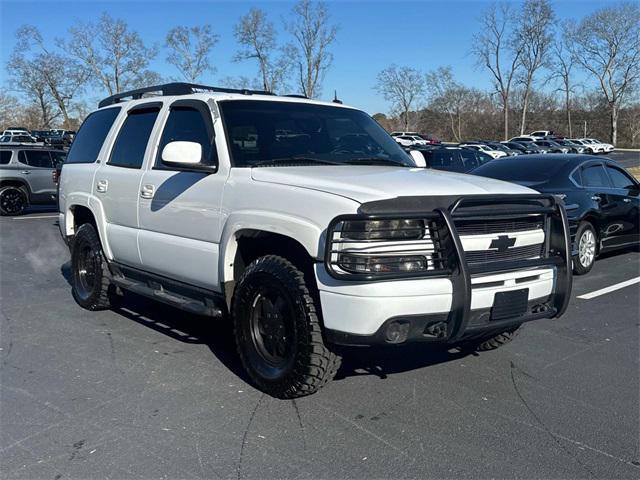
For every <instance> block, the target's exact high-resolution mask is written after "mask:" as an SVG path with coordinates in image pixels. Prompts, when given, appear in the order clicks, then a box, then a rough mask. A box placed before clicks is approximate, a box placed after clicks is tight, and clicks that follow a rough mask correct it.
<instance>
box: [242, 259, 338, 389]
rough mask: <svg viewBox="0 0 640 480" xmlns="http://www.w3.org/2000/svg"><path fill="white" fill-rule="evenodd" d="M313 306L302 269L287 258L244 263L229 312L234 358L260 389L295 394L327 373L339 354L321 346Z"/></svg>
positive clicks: (332, 370)
mask: <svg viewBox="0 0 640 480" xmlns="http://www.w3.org/2000/svg"><path fill="white" fill-rule="evenodd" d="M317 311H318V310H317V308H316V301H315V300H314V298H313V297H312V295H311V293H310V289H309V286H307V282H306V281H305V276H304V273H303V272H302V271H300V270H299V269H298V268H297V267H296V266H295V265H293V264H292V263H291V262H289V261H288V260H286V259H284V258H282V257H278V256H275V255H267V256H264V257H260V258H258V259H257V260H255V261H254V262H252V263H251V264H250V265H249V266H248V267H247V269H246V270H245V272H244V273H243V274H242V276H241V278H240V280H239V281H238V284H237V286H236V289H235V292H234V296H233V304H232V317H233V324H234V335H235V339H236V345H237V348H238V353H239V355H240V359H241V361H242V364H243V366H244V368H245V370H246V372H247V374H248V375H249V377H250V378H251V380H252V381H253V383H255V385H256V386H257V387H258V388H259V389H260V390H262V391H263V392H265V393H267V394H269V395H271V396H273V397H276V398H283V399H287V398H289V399H290V398H297V397H302V396H305V395H309V394H312V393H314V392H316V391H317V390H318V389H320V388H321V387H323V386H324V385H325V384H326V383H327V382H329V381H330V380H332V379H333V377H334V376H335V374H336V372H337V371H338V368H339V367H340V357H339V356H338V355H336V354H335V353H333V352H332V351H330V350H329V349H328V348H327V347H326V346H325V344H324V341H323V338H322V332H321V327H320V320H319V318H318V313H317Z"/></svg>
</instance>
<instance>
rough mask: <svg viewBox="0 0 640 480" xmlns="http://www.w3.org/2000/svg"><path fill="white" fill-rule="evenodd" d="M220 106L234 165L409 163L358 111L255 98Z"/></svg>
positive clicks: (386, 135)
mask: <svg viewBox="0 0 640 480" xmlns="http://www.w3.org/2000/svg"><path fill="white" fill-rule="evenodd" d="M221 110H222V114H223V117H224V121H225V127H226V129H227V135H228V136H229V144H230V147H231V154H232V159H233V165H234V166H236V167H251V166H253V165H255V164H257V163H260V162H268V163H270V162H287V161H290V160H295V159H297V158H298V159H300V158H304V159H307V160H317V161H318V163H319V164H321V163H320V162H323V161H325V162H331V163H333V162H337V163H343V164H349V163H362V162H365V163H366V162H372V161H373V162H380V163H388V164H390V165H393V164H397V165H405V166H412V165H413V162H412V160H411V159H410V158H409V156H408V155H407V154H406V153H404V151H403V150H402V148H401V147H400V146H399V145H398V144H397V143H396V142H395V141H394V140H393V139H392V138H391V137H390V136H389V135H388V134H387V133H386V132H385V131H384V130H383V129H382V127H380V125H379V124H378V123H376V122H375V121H374V120H373V119H372V118H371V117H370V116H369V115H367V114H366V113H364V112H360V111H358V110H352V109H350V108H342V107H334V106H325V105H311V104H300V103H293V102H265V101H257V100H255V101H254V100H234V101H227V102H221Z"/></svg>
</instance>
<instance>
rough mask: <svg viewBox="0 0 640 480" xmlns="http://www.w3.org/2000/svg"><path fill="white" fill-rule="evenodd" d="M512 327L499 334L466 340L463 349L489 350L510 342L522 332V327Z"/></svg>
mask: <svg viewBox="0 0 640 480" xmlns="http://www.w3.org/2000/svg"><path fill="white" fill-rule="evenodd" d="M521 326H522V325H518V326H517V327H514V328H511V329H510V330H507V331H504V332H500V333H499V334H497V335H493V336H491V337H484V338H478V339H473V340H469V341H466V342H464V341H463V343H462V344H461V346H460V347H461V349H462V350H463V351H466V352H488V351H489V350H495V349H496V348H500V347H501V346H503V345H506V344H507V343H510V342H511V341H512V340H513V339H514V338H516V337H517V336H518V334H519V333H520V327H521Z"/></svg>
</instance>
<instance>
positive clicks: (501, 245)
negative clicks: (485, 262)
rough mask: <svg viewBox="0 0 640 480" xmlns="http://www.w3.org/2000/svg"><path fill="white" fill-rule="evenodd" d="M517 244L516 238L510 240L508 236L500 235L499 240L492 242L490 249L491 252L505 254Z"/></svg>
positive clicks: (495, 239)
mask: <svg viewBox="0 0 640 480" xmlns="http://www.w3.org/2000/svg"><path fill="white" fill-rule="evenodd" d="M515 244H516V239H515V238H509V237H508V236H507V235H500V236H499V237H498V238H494V239H493V240H492V241H491V245H489V248H490V249H491V250H497V251H499V252H505V251H506V250H508V249H509V248H510V247H513V246H514V245H515Z"/></svg>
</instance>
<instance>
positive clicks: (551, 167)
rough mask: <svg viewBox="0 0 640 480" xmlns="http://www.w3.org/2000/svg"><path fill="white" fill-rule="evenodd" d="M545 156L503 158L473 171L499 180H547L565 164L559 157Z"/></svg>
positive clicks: (475, 173) (538, 181)
mask: <svg viewBox="0 0 640 480" xmlns="http://www.w3.org/2000/svg"><path fill="white" fill-rule="evenodd" d="M545 157H546V155H540V156H539V157H538V158H535V157H534V158H529V157H528V156H525V157H524V158H522V157H521V156H519V157H508V158H502V159H500V160H496V161H495V162H487V163H485V164H484V165H481V166H480V167H478V168H477V169H476V170H474V172H473V173H474V175H480V176H483V177H491V178H497V179H498V180H507V181H525V182H534V183H540V182H545V181H547V180H549V179H550V178H551V177H553V176H554V175H555V174H556V173H557V172H558V170H560V168H562V167H563V165H564V164H563V163H562V162H561V161H558V160H557V159H554V158H545Z"/></svg>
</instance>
